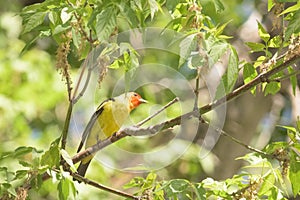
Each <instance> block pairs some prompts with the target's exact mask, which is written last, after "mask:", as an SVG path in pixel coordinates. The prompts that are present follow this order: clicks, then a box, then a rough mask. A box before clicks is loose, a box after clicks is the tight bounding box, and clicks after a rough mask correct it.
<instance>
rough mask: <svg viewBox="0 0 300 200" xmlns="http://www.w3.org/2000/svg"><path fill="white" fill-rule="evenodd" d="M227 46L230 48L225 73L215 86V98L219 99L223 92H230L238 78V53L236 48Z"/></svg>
mask: <svg viewBox="0 0 300 200" xmlns="http://www.w3.org/2000/svg"><path fill="white" fill-rule="evenodd" d="M229 48H230V56H229V61H228V68H227V71H226V72H225V74H224V75H223V76H222V80H221V82H220V84H219V85H218V87H217V92H216V97H215V99H219V98H221V97H223V96H224V95H225V94H228V93H230V92H231V91H232V90H233V88H234V85H235V83H236V81H237V78H238V73H239V69H238V63H239V60H238V55H237V52H236V50H235V49H234V48H233V47H232V46H229Z"/></svg>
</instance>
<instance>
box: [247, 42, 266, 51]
mask: <svg viewBox="0 0 300 200" xmlns="http://www.w3.org/2000/svg"><path fill="white" fill-rule="evenodd" d="M245 44H246V45H247V46H248V47H249V48H250V49H251V52H260V51H264V50H265V48H266V47H265V45H264V44H262V43H256V42H246V43H245Z"/></svg>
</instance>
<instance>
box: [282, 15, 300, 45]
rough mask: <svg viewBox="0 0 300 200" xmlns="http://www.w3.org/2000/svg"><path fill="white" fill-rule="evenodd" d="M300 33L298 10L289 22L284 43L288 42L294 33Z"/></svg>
mask: <svg viewBox="0 0 300 200" xmlns="http://www.w3.org/2000/svg"><path fill="white" fill-rule="evenodd" d="M299 31H300V10H298V11H297V12H296V13H295V14H294V15H293V16H292V18H291V20H290V21H289V24H288V26H287V28H286V31H285V36H284V41H285V42H286V41H288V40H289V39H290V37H291V35H292V34H293V33H297V32H299Z"/></svg>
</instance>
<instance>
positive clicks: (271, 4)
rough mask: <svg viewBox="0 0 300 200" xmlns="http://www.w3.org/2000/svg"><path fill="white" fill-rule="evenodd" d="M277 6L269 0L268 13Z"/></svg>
mask: <svg viewBox="0 0 300 200" xmlns="http://www.w3.org/2000/svg"><path fill="white" fill-rule="evenodd" d="M274 5H275V3H274V1H273V0H268V12H269V11H270V10H271V9H272V8H273V6H274Z"/></svg>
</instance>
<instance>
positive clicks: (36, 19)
mask: <svg viewBox="0 0 300 200" xmlns="http://www.w3.org/2000/svg"><path fill="white" fill-rule="evenodd" d="M46 14H47V13H46V12H38V13H35V14H33V15H32V16H31V17H30V18H29V19H28V21H26V22H25V23H24V30H23V32H22V34H24V33H28V32H29V31H31V30H33V29H34V28H36V27H37V26H39V25H41V24H42V23H43V22H44V19H45V17H46Z"/></svg>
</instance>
